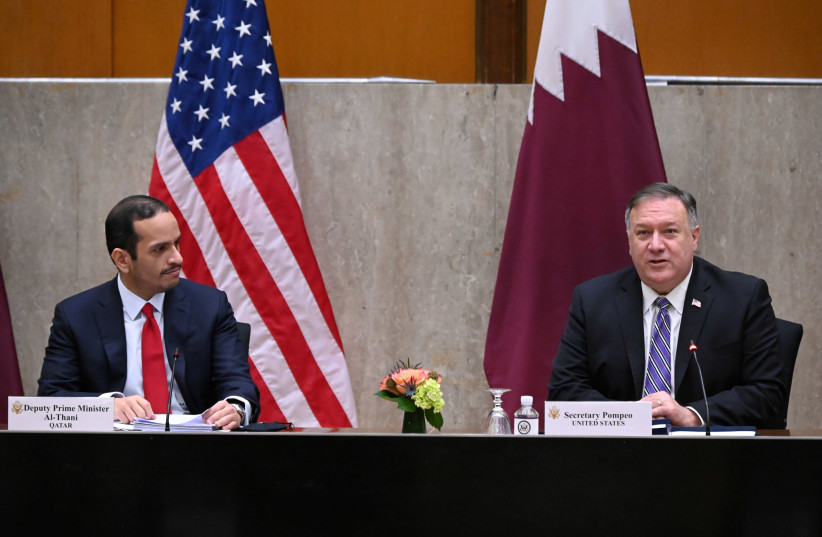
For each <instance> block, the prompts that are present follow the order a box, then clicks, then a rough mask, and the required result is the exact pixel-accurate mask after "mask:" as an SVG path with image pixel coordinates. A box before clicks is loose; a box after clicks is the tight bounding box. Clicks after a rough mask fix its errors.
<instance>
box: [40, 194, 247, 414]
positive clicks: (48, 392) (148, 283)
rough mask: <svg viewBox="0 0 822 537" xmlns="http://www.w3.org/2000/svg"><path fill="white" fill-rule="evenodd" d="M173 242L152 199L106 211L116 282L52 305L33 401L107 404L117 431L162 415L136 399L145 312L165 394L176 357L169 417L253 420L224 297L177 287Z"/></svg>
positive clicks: (193, 286)
mask: <svg viewBox="0 0 822 537" xmlns="http://www.w3.org/2000/svg"><path fill="white" fill-rule="evenodd" d="M179 240H180V229H179V227H178V225H177V221H176V219H175V218H174V215H173V214H171V212H170V211H169V208H168V206H167V205H166V204H165V203H163V202H162V201H160V200H157V199H155V198H152V197H150V196H130V197H128V198H125V199H124V200H122V201H121V202H119V203H118V204H117V205H116V206H115V207H114V208H113V209H112V210H111V212H110V213H109V215H108V217H107V218H106V244H107V246H108V250H109V254H110V256H111V259H112V261H113V262H114V265H115V266H116V267H117V271H118V275H117V277H116V278H114V279H113V280H111V281H109V282H107V283H104V284H103V285H100V286H98V287H95V288H93V289H90V290H88V291H85V292H83V293H80V294H78V295H75V296H73V297H71V298H68V299H66V300H64V301H62V302H60V303H59V304H58V305H57V307H56V308H55V312H54V320H53V322H52V327H51V335H50V336H49V342H48V346H47V347H46V357H45V360H44V361H43V368H42V372H41V375H40V381H39V383H40V388H39V390H38V395H41V396H83V397H96V396H112V397H115V398H116V399H115V400H114V412H115V418H116V419H119V420H120V421H122V422H124V423H129V422H131V421H133V420H134V419H136V418H138V417H139V418H149V419H153V418H154V417H155V412H158V413H164V412H166V409H165V408H152V405H151V403H150V402H149V401H148V400H147V399H146V396H145V393H144V390H143V387H144V386H143V365H142V359H141V348H142V346H143V343H142V341H145V340H141V337H142V336H141V334H142V330H143V328H144V324H145V322H146V319H147V314H146V313H143V310H144V309H145V308H147V307H148V311H149V313H150V312H151V311H153V317H154V319H155V320H156V323H157V325H158V328H159V333H160V334H161V336H160V337H161V339H162V341H161V342H160V341H159V340H156V343H157V345H156V347H155V348H156V352H157V356H158V359H157V360H158V362H159V361H162V362H163V363H164V365H165V369H166V378H165V382H166V384H165V385H166V386H168V381H169V380H170V379H171V359H172V357H173V356H174V354H175V353H178V359H177V365H176V372H175V389H174V392H173V394H172V398H171V404H172V409H173V413H196V414H199V413H203V417H204V419H205V420H206V421H207V422H208V423H212V424H214V425H217V426H219V427H222V428H223V429H234V428H236V427H238V426H240V425H243V424H245V423H248V422H249V421H253V420H254V419H255V417H256V415H257V414H258V413H259V392H258V390H257V388H256V386H255V385H254V382H253V381H252V380H251V376H250V374H249V366H248V357H247V356H244V351H243V348H242V345H241V343H240V339H239V336H238V332H237V325H236V321H235V319H234V313H233V311H232V309H231V305H230V304H229V303H228V299H227V297H226V295H225V293H224V292H222V291H219V290H217V289H214V288H211V287H208V286H205V285H200V284H197V283H194V282H191V281H189V280H185V279H181V278H180V270H181V268H182V263H183V258H182V256H181V254H180V250H179V245H178V243H179ZM148 304H151V307H149V306H148ZM160 343H162V349H161V348H160ZM146 347H148V345H146ZM159 353H162V355H163V356H162V357H160V355H159ZM163 358H164V359H163ZM158 367H160V368H161V369H162V365H159V366H158ZM161 369H160V370H158V371H159V372H158V374H157V375H158V377H157V380H158V381H162V378H161V377H162V370H161ZM160 384H161V382H160ZM165 397H166V398H167V395H165ZM155 405H156V402H155Z"/></svg>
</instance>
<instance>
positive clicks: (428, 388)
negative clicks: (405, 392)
mask: <svg viewBox="0 0 822 537" xmlns="http://www.w3.org/2000/svg"><path fill="white" fill-rule="evenodd" d="M412 399H413V400H414V404H416V405H417V406H418V407H419V408H422V409H423V410H428V409H430V408H433V409H434V412H442V407H443V406H445V401H443V400H442V390H440V385H439V383H438V382H437V381H436V380H434V379H432V378H429V379H427V380H425V381H424V382H423V383H422V384H420V385H419V386H417V391H416V393H415V394H414V396H413V397H412Z"/></svg>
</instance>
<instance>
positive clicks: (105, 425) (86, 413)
mask: <svg viewBox="0 0 822 537" xmlns="http://www.w3.org/2000/svg"><path fill="white" fill-rule="evenodd" d="M113 424H114V399H113V398H111V397H15V396H13V395H12V396H9V431H56V432H74V431H83V432H89V431H90V432H108V431H112V430H114V426H113Z"/></svg>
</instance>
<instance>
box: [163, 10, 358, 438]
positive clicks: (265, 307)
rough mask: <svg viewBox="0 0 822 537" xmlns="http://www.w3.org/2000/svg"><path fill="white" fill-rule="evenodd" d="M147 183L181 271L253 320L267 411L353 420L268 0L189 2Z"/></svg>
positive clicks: (303, 420) (254, 356) (297, 418)
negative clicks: (170, 220) (294, 151)
mask: <svg viewBox="0 0 822 537" xmlns="http://www.w3.org/2000/svg"><path fill="white" fill-rule="evenodd" d="M149 194H151V195H152V196H155V197H157V198H159V199H161V200H163V201H165V202H166V203H167V204H168V205H169V207H170V208H171V210H172V212H173V213H174V215H175V216H176V217H177V221H178V223H179V224H180V232H181V233H182V237H181V239H180V249H181V250H182V255H183V259H184V264H183V270H184V271H185V273H186V277H188V278H191V279H192V280H194V281H198V282H200V283H204V284H208V285H212V286H215V287H218V288H220V289H222V290H223V291H225V292H226V294H227V295H228V299H229V301H230V302H231V304H232V306H233V307H234V311H235V314H236V317H237V319H238V320H240V321H244V322H248V323H250V324H251V344H250V354H251V357H250V365H251V374H252V377H253V378H254V381H255V383H256V384H257V387H258V388H259V389H260V403H261V407H262V409H261V412H260V418H259V419H260V421H291V422H293V423H294V424H295V425H297V426H300V427H316V426H321V427H352V426H353V427H356V426H357V412H356V408H355V405H354V396H353V393H352V390H351V382H350V379H349V376H348V368H347V366H346V362H345V357H344V355H343V347H342V341H341V339H340V334H339V331H338V329H337V324H336V321H335V320H334V313H333V311H332V309H331V303H330V301H329V299H328V294H327V292H326V289H325V284H324V283H323V279H322V275H321V274H320V268H319V266H318V265H317V260H316V259H315V257H314V251H313V249H312V247H311V243H310V241H309V239H308V234H307V232H306V228H305V224H304V222H303V215H302V208H301V201H300V190H299V186H298V183H297V175H296V173H295V170H294V164H293V161H292V158H291V148H290V145H289V141H288V132H287V129H286V123H285V104H284V101H283V95H282V90H281V88H280V80H279V73H278V71H277V62H276V60H275V59H274V50H273V48H272V41H271V34H270V32H269V25H268V17H267V15H266V9H265V5H264V3H263V1H262V0H246V1H245V2H216V1H214V0H189V1H188V3H187V5H186V12H185V17H184V19H183V30H182V33H181V36H180V43H179V47H178V49H177V61H176V63H175V65H174V75H173V77H172V79H171V85H170V87H169V91H168V98H167V101H166V107H165V113H164V114H163V119H162V121H161V124H160V132H159V135H158V138H157V149H156V152H155V160H154V169H153V171H152V174H151V185H150V187H149Z"/></svg>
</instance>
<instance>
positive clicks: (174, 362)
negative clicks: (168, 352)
mask: <svg viewBox="0 0 822 537" xmlns="http://www.w3.org/2000/svg"><path fill="white" fill-rule="evenodd" d="M173 357H174V360H172V362H171V382H169V383H168V408H167V409H166V432H168V431H170V430H171V395H172V394H173V393H174V372H175V371H176V370H177V358H179V357H180V348H179V347H178V348H176V349H174V355H173Z"/></svg>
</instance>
